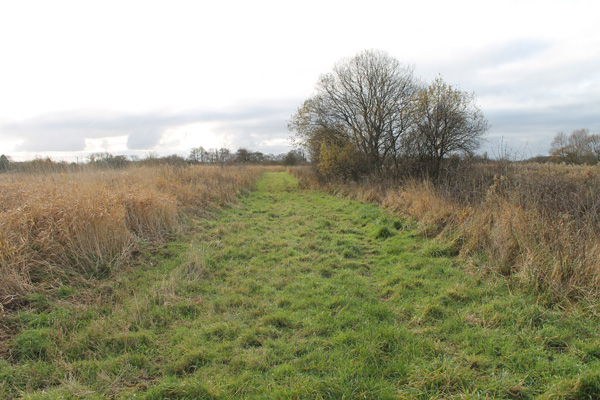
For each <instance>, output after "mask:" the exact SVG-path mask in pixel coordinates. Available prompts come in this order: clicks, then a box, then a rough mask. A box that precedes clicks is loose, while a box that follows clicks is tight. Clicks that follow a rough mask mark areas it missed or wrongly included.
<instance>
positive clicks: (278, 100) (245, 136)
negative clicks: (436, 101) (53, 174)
mask: <svg viewBox="0 0 600 400" xmlns="http://www.w3.org/2000/svg"><path fill="white" fill-rule="evenodd" d="M367 49H377V50H384V51H386V52H388V53H389V55H391V56H392V57H394V58H396V59H398V60H399V61H400V62H402V63H404V64H408V65H412V66H413V67H414V73H415V75H416V76H417V77H419V78H420V79H422V80H424V81H425V82H429V81H431V80H433V79H434V78H435V77H436V76H438V75H439V74H441V75H442V76H443V78H444V80H445V81H446V82H447V83H449V84H451V85H453V86H455V87H458V88H460V89H461V90H464V91H468V92H474V93H475V94H476V96H477V103H478V105H479V107H480V108H481V110H482V111H483V113H484V115H485V116H486V117H487V119H488V121H489V124H490V129H489V131H488V133H487V135H486V142H485V144H484V145H483V147H482V149H481V152H483V151H486V152H488V154H489V155H490V156H492V157H493V156H498V155H500V154H503V153H504V152H506V151H510V152H511V153H512V154H514V155H518V156H520V157H531V156H535V155H538V154H542V155H544V154H547V153H548V149H549V145H550V142H551V141H552V138H553V137H554V135H555V134H556V133H557V132H561V131H562V132H565V133H570V132H571V131H573V130H576V129H580V128H587V129H590V130H591V131H592V132H593V133H600V3H598V2H597V0H590V1H588V0H581V1H579V0H544V1H538V0H535V1H534V0H502V1H496V0H478V1H470V0H455V1H447V0H431V1H430V0H419V1H414V0H413V1H404V0H396V1H382V0H369V1H365V0H361V1H353V0H342V1H338V0H332V1H328V0H316V1H315V0H303V1H282V0H279V1H263V0H253V1H247V0H245V1H242V0H221V1H205V0H195V1H182V0H169V1H166V0H165V1H153V0H145V1H137V0H118V1H112V0H102V1H96V0H86V1H81V0H73V1H71V0H53V1H34V0H32V1H30V0H22V1H10V0H0V154H6V155H8V156H10V157H11V158H12V159H13V160H17V161H18V160H28V159H33V158H34V157H46V156H49V157H51V158H53V159H55V160H65V161H74V160H84V159H85V158H86V157H87V156H88V155H89V154H90V153H92V152H110V153H112V154H115V155H116V154H122V155H138V156H144V155H146V154H149V153H153V154H159V155H170V154H179V155H182V156H187V154H188V153H189V150H190V149H191V148H193V147H199V146H202V147H205V148H206V149H209V148H217V147H228V148H230V149H231V150H233V151H235V150H236V149H238V148H242V147H245V148H249V149H252V150H255V151H261V152H263V153H265V154H269V153H273V154H279V153H282V152H287V151H289V150H290V149H291V145H292V144H291V142H290V140H289V139H290V135H291V133H290V132H289V131H288V130H287V121H288V120H290V119H291V116H292V115H293V114H294V112H295V111H296V110H297V108H298V107H299V106H300V105H301V104H302V102H303V101H304V100H305V99H307V98H309V97H310V96H311V95H312V94H313V93H314V89H315V84H316V83H317V81H318V79H319V76H320V75H322V74H325V73H328V72H330V71H331V70H332V68H333V66H334V65H335V63H336V62H338V61H340V60H341V59H343V58H346V57H352V56H354V55H356V54H357V53H358V52H360V51H363V50H367Z"/></svg>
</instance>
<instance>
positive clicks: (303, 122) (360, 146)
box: [289, 50, 418, 173]
mask: <svg viewBox="0 0 600 400" xmlns="http://www.w3.org/2000/svg"><path fill="white" fill-rule="evenodd" d="M417 91H418V85H417V83H416V80H415V78H414V77H413V69H412V67H409V66H406V65H403V64H401V63H400V62H399V61H398V60H396V59H394V58H392V57H390V56H389V55H388V54H387V53H385V52H382V51H375V50H368V51H363V52H361V53H359V54H358V55H356V56H355V57H352V58H349V59H345V60H342V61H341V62H339V63H338V64H336V65H335V66H334V68H333V71H332V72H330V73H328V74H325V75H323V76H321V78H320V79H319V81H318V83H317V85H316V94H315V95H314V96H313V97H312V98H310V99H308V100H307V101H305V102H304V104H303V106H302V107H301V108H300V109H299V110H298V112H297V113H296V114H295V115H294V116H293V117H292V121H291V122H290V124H289V127H290V129H291V130H292V131H294V132H295V134H296V138H297V139H299V141H300V143H301V144H302V145H304V146H305V147H307V148H308V150H309V153H310V154H311V157H312V156H313V155H314V154H312V153H318V149H319V148H320V144H319V143H315V139H316V138H321V139H322V140H325V139H326V140H328V141H331V142H335V143H337V144H338V145H340V146H345V145H346V144H348V143H350V144H351V145H352V146H354V148H355V149H356V150H358V151H359V152H360V153H361V154H362V155H363V156H364V157H365V159H366V160H367V163H368V165H369V169H370V170H371V171H372V172H376V173H382V172H384V171H385V170H386V169H387V170H389V169H390V168H393V167H394V166H396V167H397V163H395V162H394V160H395V159H396V157H397V155H398V154H399V153H400V143H401V139H402V137H403V135H405V134H406V133H407V132H408V131H409V130H410V128H411V127H412V123H413V119H412V112H411V111H412V108H413V103H414V100H415V94H416V93H417ZM311 147H312V151H311Z"/></svg>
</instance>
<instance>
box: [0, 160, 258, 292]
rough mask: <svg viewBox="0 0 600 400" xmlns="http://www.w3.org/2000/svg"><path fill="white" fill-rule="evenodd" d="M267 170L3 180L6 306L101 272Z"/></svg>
mask: <svg viewBox="0 0 600 400" xmlns="http://www.w3.org/2000/svg"><path fill="white" fill-rule="evenodd" d="M264 170H265V168H261V167H234V166H232V167H218V166H193V167H185V168H181V167H170V166H162V167H139V168H138V167H132V168H128V169H125V170H109V171H81V172H72V173H35V174H24V173H14V174H3V175H0V282H1V283H2V284H1V285H0V303H1V300H2V298H9V297H10V296H14V295H18V294H22V293H25V292H28V291H30V290H32V289H33V288H34V287H41V286H44V285H53V284H59V283H60V282H61V281H63V280H64V279H72V278H73V277H75V276H98V275H103V274H105V273H106V272H107V271H109V270H110V269H111V268H114V267H115V266H118V265H119V264H120V263H122V262H124V261H126V260H128V259H129V258H130V255H131V253H132V250H133V249H134V248H135V247H136V245H137V244H138V243H139V242H140V240H146V241H160V240H162V239H163V238H164V236H165V235H167V234H169V233H171V232H174V231H176V230H177V229H178V228H179V227H180V224H181V223H182V216H183V215H185V214H186V213H194V214H196V215H203V214H205V213H206V212H208V211H210V210H211V209H215V208H217V207H220V206H223V205H226V204H228V203H231V202H233V201H235V199H236V197H237V196H239V195H240V193H242V192H243V191H246V190H249V189H250V188H251V187H252V186H253V185H254V183H255V182H256V180H257V179H258V177H259V176H260V174H262V172H263V171H264Z"/></svg>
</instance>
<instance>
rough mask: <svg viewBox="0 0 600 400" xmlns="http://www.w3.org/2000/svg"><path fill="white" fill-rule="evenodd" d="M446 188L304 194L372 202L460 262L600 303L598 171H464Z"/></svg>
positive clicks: (417, 184)
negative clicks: (476, 261)
mask: <svg viewBox="0 0 600 400" xmlns="http://www.w3.org/2000/svg"><path fill="white" fill-rule="evenodd" d="M461 168H463V169H461V170H457V173H455V174H450V176H449V177H446V178H445V179H444V180H443V181H441V182H438V183H436V184H433V183H431V182H429V181H419V180H409V181H407V182H403V183H402V184H392V183H389V182H387V183H386V182H383V183H382V182H379V183H368V182H363V183H360V184H358V183H344V184H340V183H331V182H328V183H327V182H319V181H318V180H317V179H316V178H315V177H314V176H313V175H311V173H310V171H309V170H307V169H300V168H295V169H294V168H292V169H290V172H291V173H293V174H294V175H295V176H297V177H299V178H300V179H301V181H302V182H303V184H304V185H305V186H308V187H313V188H319V189H325V190H327V191H328V192H330V193H335V194H337V195H340V196H343V197H351V198H354V199H357V200H359V201H366V202H375V203H379V204H382V205H383V206H385V207H388V208H390V209H393V210H395V211H396V212H399V213H401V214H404V215H406V216H409V217H411V218H414V219H416V220H417V221H418V223H419V226H420V228H421V232H422V233H424V234H426V235H427V236H437V237H438V238H440V240H444V241H448V242H450V243H452V244H453V245H454V246H456V251H457V252H460V254H461V255H462V256H463V257H470V256H483V259H484V260H485V262H484V263H483V265H485V266H486V267H489V268H490V269H491V270H493V271H496V272H498V273H499V274H502V275H504V276H510V277H511V279H515V280H517V281H518V282H520V283H523V284H525V285H528V286H529V287H532V288H533V289H534V290H537V291H540V292H549V293H552V294H553V295H554V296H556V297H559V298H564V299H577V298H590V299H597V298H599V297H600V168H599V167H589V166H567V165H542V164H485V165H469V166H467V167H464V166H463V167H461Z"/></svg>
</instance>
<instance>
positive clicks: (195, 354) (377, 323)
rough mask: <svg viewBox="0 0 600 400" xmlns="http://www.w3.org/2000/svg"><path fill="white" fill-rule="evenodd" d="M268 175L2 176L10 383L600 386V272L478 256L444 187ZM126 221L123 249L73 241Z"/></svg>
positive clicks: (183, 389)
mask: <svg viewBox="0 0 600 400" xmlns="http://www.w3.org/2000/svg"><path fill="white" fill-rule="evenodd" d="M198 168H202V167H198ZM263 172H264V170H260V169H239V168H237V169H233V170H230V169H219V168H218V167H215V168H214V169H205V170H188V169H183V170H178V169H165V170H127V171H121V172H118V171H117V172H114V174H115V175H112V173H110V174H109V173H105V174H104V175H102V174H101V173H99V175H98V176H95V175H94V176H93V177H90V176H87V175H86V176H79V175H73V176H66V177H65V176H56V175H45V176H32V177H27V179H29V180H25V179H21V178H18V177H13V178H10V179H6V180H5V181H4V182H3V185H2V196H3V203H2V204H3V207H4V208H3V209H2V212H3V213H4V214H3V219H2V222H1V223H3V224H5V225H4V227H3V229H2V230H1V232H2V233H3V235H4V236H3V239H2V243H3V246H5V247H3V248H4V249H10V251H6V250H4V252H3V257H4V258H2V273H3V275H2V280H3V282H5V280H6V282H10V283H11V284H12V285H13V286H3V288H4V289H3V290H5V292H4V296H5V297H6V298H10V299H11V300H12V302H11V303H7V304H6V309H5V311H4V315H3V316H2V320H1V326H2V337H1V338H0V340H2V342H1V344H0V357H1V359H0V397H1V398H27V399H68V398H97V399H104V398H115V399H118V398H141V399H167V398H168V399H213V398H224V399H226V398H239V399H246V398H257V399H259V398H264V399H267V398H281V399H293V398H298V399H304V398H306V399H309V398H310V399H312V398H315V399H343V398H347V399H359V398H360V399H365V398H366V399H376V398H389V399H394V398H395V399H413V398H416V399H431V398H438V399H442V398H443V399H449V398H456V399H467V398H473V399H475V398H506V399H527V398H547V399H550V398H557V399H558V398H570V399H595V398H599V395H598V393H600V340H599V337H600V324H599V322H600V321H599V317H598V307H597V303H596V302H595V300H594V299H595V298H594V291H593V290H592V288H593V285H590V286H589V287H587V288H585V287H584V288H582V289H581V290H580V291H571V292H569V293H570V294H569V295H566V296H563V297H561V296H558V295H557V293H558V287H559V286H551V285H546V286H545V287H544V288H542V287H541V285H538V286H531V285H528V284H526V282H530V281H527V280H526V279H525V277H523V276H521V275H519V274H516V273H515V274H509V273H499V271H500V272H501V268H499V266H500V265H504V264H509V261H508V260H503V261H502V260H501V261H502V262H499V263H498V265H496V264H493V263H491V264H493V265H492V266H491V267H489V268H483V267H482V265H484V264H485V263H487V264H490V262H489V261H490V260H489V259H487V260H486V259H485V257H483V258H482V257H481V256H477V254H479V253H477V252H479V251H480V250H481V248H483V247H477V246H476V245H475V244H472V245H470V246H471V247H470V248H471V249H472V253H473V254H471V255H469V254H466V253H467V250H466V249H467V248H469V247H468V246H467V245H466V243H472V242H470V241H469V240H470V239H469V237H468V236H464V235H466V234H464V233H463V239H461V240H462V242H461V245H460V246H458V245H457V243H456V240H454V239H456V236H454V234H455V233H456V231H452V232H450V226H451V224H450V222H452V223H454V224H455V225H454V226H459V225H457V223H456V221H457V217H456V215H454V214H443V213H444V212H448V210H455V208H456V207H458V206H457V205H456V204H462V203H457V202H456V201H455V202H454V203H453V202H452V201H451V197H449V196H440V195H439V193H437V194H436V193H435V191H434V189H432V188H430V189H429V192H427V191H425V190H423V187H422V186H415V187H414V190H413V191H405V192H404V197H402V196H401V195H400V193H399V192H395V194H394V192H392V191H386V192H385V196H382V193H384V192H383V191H382V190H381V189H380V188H377V187H375V186H372V187H366V186H365V187H363V188H362V189H360V190H359V188H358V187H350V186H347V185H346V186H337V187H335V188H334V187H327V188H324V187H321V189H326V190H329V191H331V192H335V194H337V196H333V195H330V194H326V193H325V192H324V191H322V190H313V189H308V188H306V186H308V185H311V183H310V182H311V181H310V179H309V177H308V176H307V175H305V173H304V172H302V171H299V170H296V171H292V172H293V175H295V176H299V177H301V182H300V184H299V182H298V180H297V179H296V178H294V177H292V176H291V175H289V174H288V173H286V172H275V171H271V172H267V173H264V174H263ZM119 174H124V175H119ZM136 174H139V175H136ZM261 175H262V177H261V178H260V180H258V183H256V184H255V182H256V180H257V179H258V177H259V176H261ZM124 177H129V180H127V179H124ZM92 178H93V179H92ZM78 179H81V180H78ZM498 179H500V180H501V181H502V179H501V178H498ZM92 181H93V182H95V183H94V184H93V185H92V184H91V183H89V182H92ZM53 184H55V186H53ZM314 185H316V184H314ZM53 187H54V189H52V188H53ZM201 187H202V188H205V189H200V188H201ZM92 188H103V189H102V190H97V189H92ZM251 188H252V190H250V189H251ZM16 189H18V190H16ZM425 189H426V187H425ZM351 190H353V191H354V192H351ZM418 190H423V191H422V192H418ZM498 190H500V189H498ZM144 193H151V194H152V196H151V195H148V196H147V197H144V196H143V195H142V194H144ZM411 193H412V196H413V197H410V196H411ZM416 193H421V194H420V195H419V196H417V195H416ZM19 196H20V197H19ZM32 196H39V197H32ZM69 196H70V197H69ZM103 196H105V197H103ZM350 196H354V197H356V198H358V199H360V200H362V201H361V202H359V201H356V200H353V199H349V198H347V197H350ZM394 196H396V197H394ZM427 196H429V197H427ZM34 198H35V199H39V200H35V201H34V200H32V199H34ZM150 198H152V199H154V200H153V201H151V200H147V203H144V204H148V208H147V210H148V211H147V213H146V214H144V213H140V214H135V215H136V217H131V216H130V214H129V213H130V212H133V211H131V210H145V209H146V208H144V207H142V206H140V205H139V204H140V202H141V200H140V199H150ZM236 198H237V199H238V200H237V201H236V200H235V199H236ZM393 198H396V201H395V202H393V201H392V200H391V199H393ZM45 199H58V200H56V201H54V202H53V203H52V205H50V203H44V201H45ZM77 199H79V200H78V201H74V200H77ZM386 199H387V200H386ZM398 199H402V202H401V201H400V200H398ZM411 199H412V200H411ZM417 199H421V200H420V203H418V202H417ZM9 200H10V201H9ZM110 201H113V203H110ZM128 201H129V203H128ZM436 201H437V203H434V202H436ZM28 202H29V203H28ZM368 202H380V203H382V204H384V205H386V206H387V208H383V207H380V206H378V205H376V204H367V203H368ZM7 204H8V205H11V206H9V207H7V206H6V205H7ZM27 204H29V206H28V205H27ZM102 204H104V205H106V204H113V205H114V208H112V207H108V206H105V208H104V209H103V210H105V212H107V213H108V214H102V213H101V212H99V213H98V214H90V213H89V210H90V209H98V210H100V209H102V208H101V207H100V205H102ZM418 204H420V205H421V207H420V208H419V207H417V205H418ZM150 205H151V206H150ZM225 205H226V206H227V207H223V206H225ZM401 206H402V207H401ZM27 207H30V208H27ZM65 207H71V208H69V210H74V212H75V214H74V215H75V217H66V216H63V217H62V218H63V219H61V215H62V214H61V210H63V209H64V208H65ZM452 207H454V208H452ZM473 207H475V206H473ZM172 208H173V209H174V210H173V211H170V210H171V209H172ZM513 209H514V207H513ZM19 210H21V211H22V210H25V211H27V212H23V213H22V214H21V216H20V218H21V219H19V218H17V217H14V218H13V219H10V218H9V217H11V218H12V216H13V215H16V214H17V212H18V211H19ZM31 210H35V213H33V212H32V211H31ZM112 210H120V211H118V212H120V213H121V214H118V213H117V211H112ZM419 210H420V211H419ZM432 210H435V211H436V212H437V213H438V215H442V214H443V215H445V217H444V218H445V219H442V218H441V217H438V218H437V219H436V218H434V217H433V216H432V215H433V211H432ZM21 211H19V212H21ZM419 212H420V213H421V214H420V217H421V219H420V220H418V219H415V218H416V217H419V215H418V214H419ZM471 212H472V213H473V214H472V215H475V214H474V211H471ZM90 215H91V217H90ZM105 215H108V216H109V217H110V219H108V218H109V217H105ZM137 215H139V216H137ZM144 215H145V216H144ZM157 216H160V217H159V218H157ZM470 217H471V214H468V215H467V214H466V213H465V215H464V221H467V220H468V218H470ZM84 218H88V220H86V221H88V222H86V223H84V222H79V221H80V219H84ZM90 218H91V220H90ZM103 218H107V220H104V219H103ZM150 218H157V219H155V220H153V221H159V223H158V224H153V223H149V224H148V225H146V224H145V222H146V221H149V220H150ZM22 219H23V220H25V221H28V222H26V223H25V222H24V223H22V224H19V223H18V222H19V221H21V220H22ZM67 220H68V221H69V222H66V221H67ZM10 221H13V222H10ZM31 221H34V222H35V223H33V222H31ZM449 221H450V222H449ZM100 222H102V223H100ZM117 222H121V223H123V224H125V227H123V228H122V229H123V232H126V233H123V237H124V239H120V241H119V243H122V244H124V245H123V246H120V247H118V249H120V250H117V247H114V248H113V247H111V245H109V244H106V245H95V246H87V247H86V246H84V245H81V247H79V248H77V247H76V244H77V245H78V246H79V242H82V243H89V242H93V241H92V240H91V239H90V240H86V241H83V240H82V239H81V238H94V239H95V240H97V239H98V238H99V237H106V238H107V240H108V239H110V240H108V243H111V240H113V238H118V237H119V235H117V234H112V233H110V234H108V233H107V234H106V235H101V234H99V233H98V232H100V233H102V232H109V231H110V230H111V229H113V228H115V227H117V228H119V227H120V226H121V225H119V224H117ZM78 224H79V225H78ZM81 226H85V227H88V226H96V227H97V228H94V229H91V230H89V231H87V230H86V231H85V232H95V233H88V234H86V235H84V236H81V237H80V236H78V235H74V234H73V232H80V231H75V230H71V231H69V230H68V229H75V228H72V227H81ZM154 226H158V227H160V228H155V227H154ZM16 227H18V228H19V229H22V230H17V228H16ZM41 227H44V228H45V230H44V229H41ZM67 228H68V229H67ZM11 229H12V230H11ZM78 229H82V228H78ZM119 229H121V228H119ZM490 231H492V230H490ZM7 232H8V233H7ZM40 232H50V233H48V234H46V235H45V236H44V235H43V234H41V233H40ZM81 232H84V231H83V230H82V231H81ZM110 232H112V231H110ZM433 236H437V239H432V237H433ZM18 238H27V239H31V241H30V242H28V243H27V244H23V243H22V242H23V240H21V242H19V241H18V240H17V239H18ZM43 238H48V239H45V240H47V241H44V240H42V239H43ZM67 239H68V240H67ZM73 240H75V241H76V242H77V243H75V244H73V243H71V241H73ZM115 240H116V239H115ZM101 243H104V242H101ZM19 246H22V247H19ZM105 247H106V248H109V249H112V250H110V251H109V252H108V253H100V252H98V251H96V250H97V249H99V248H102V249H104V248H105ZM92 248H93V249H94V250H90V249H92ZM17 249H18V251H17ZM69 251H72V252H71V253H69ZM510 251H513V250H510ZM81 254H86V255H85V257H84V256H82V255H81ZM104 254H108V255H104ZM55 256H56V257H55ZM10 257H12V258H10ZM86 260H90V261H89V262H87V261H86ZM487 264H485V265H487ZM586 273H587V272H586ZM559 277H560V276H558V275H557V279H558V278H559ZM11 279H12V280H11ZM531 279H533V278H531ZM561 285H562V283H561ZM11 288H13V289H11ZM536 288H537V289H536ZM532 289H533V290H532ZM574 293H575V294H578V296H579V297H577V299H575V297H574V296H575V294H574ZM584 294H585V295H584ZM575 300H577V301H575ZM17 305H18V307H17Z"/></svg>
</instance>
